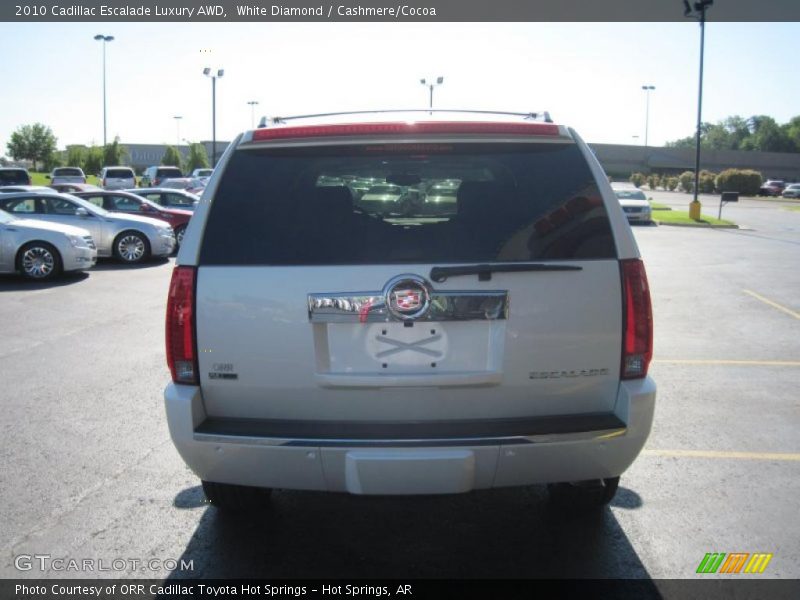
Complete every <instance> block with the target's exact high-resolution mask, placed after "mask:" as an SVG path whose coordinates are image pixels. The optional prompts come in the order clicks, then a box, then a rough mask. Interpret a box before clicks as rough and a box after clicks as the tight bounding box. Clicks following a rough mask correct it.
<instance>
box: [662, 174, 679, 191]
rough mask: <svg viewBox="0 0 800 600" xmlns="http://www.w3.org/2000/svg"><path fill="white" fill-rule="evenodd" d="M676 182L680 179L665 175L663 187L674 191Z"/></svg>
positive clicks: (676, 185)
mask: <svg viewBox="0 0 800 600" xmlns="http://www.w3.org/2000/svg"><path fill="white" fill-rule="evenodd" d="M678 183H680V180H679V179H678V178H677V177H667V178H666V184H665V185H664V188H665V189H667V190H669V191H670V192H674V191H675V189H676V188H677V187H678Z"/></svg>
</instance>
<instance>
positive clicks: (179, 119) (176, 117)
mask: <svg viewBox="0 0 800 600" xmlns="http://www.w3.org/2000/svg"><path fill="white" fill-rule="evenodd" d="M172 118H173V119H175V125H176V126H177V128H178V132H177V134H178V137H177V138H176V140H177V141H176V143H175V147H176V148H177V147H178V146H180V145H181V119H182V118H183V117H182V116H181V115H175V116H174V117H172Z"/></svg>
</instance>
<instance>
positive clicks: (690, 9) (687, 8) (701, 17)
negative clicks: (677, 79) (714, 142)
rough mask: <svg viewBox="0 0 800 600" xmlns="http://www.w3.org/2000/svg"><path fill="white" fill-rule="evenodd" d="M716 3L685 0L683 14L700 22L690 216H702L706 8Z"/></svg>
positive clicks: (705, 0) (707, 0)
mask: <svg viewBox="0 0 800 600" xmlns="http://www.w3.org/2000/svg"><path fill="white" fill-rule="evenodd" d="M712 4H714V0H699V1H698V2H695V3H694V4H692V5H690V4H689V0H683V8H684V10H683V16H684V17H691V18H692V19H697V20H698V21H699V22H700V77H699V80H700V83H699V86H698V91H697V141H696V144H695V155H694V200H692V202H691V204H689V218H691V219H699V218H700V208H701V206H700V200H698V199H697V193H698V191H699V186H700V127H701V122H700V118H701V115H702V114H703V49H704V46H705V37H706V10H707V9H708V7H709V6H711V5H712Z"/></svg>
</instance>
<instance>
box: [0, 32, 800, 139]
mask: <svg viewBox="0 0 800 600" xmlns="http://www.w3.org/2000/svg"><path fill="white" fill-rule="evenodd" d="M97 33H104V34H107V35H114V36H115V37H116V39H115V40H114V41H113V42H111V43H110V44H109V45H108V47H107V50H108V54H107V61H108V129H109V138H112V137H113V136H114V135H119V136H120V138H121V140H122V141H123V142H130V143H148V142H149V143H175V142H176V141H177V139H178V131H177V127H176V120H175V119H174V118H173V117H174V116H175V115H181V116H182V117H183V118H182V119H181V120H180V138H186V139H188V140H190V141H197V140H201V139H210V138H211V82H210V80H209V79H207V78H206V77H204V76H203V75H202V68H203V67H204V66H210V67H222V68H224V69H225V75H224V77H223V78H222V79H221V80H219V81H218V84H217V138H218V139H230V138H231V137H233V136H234V135H236V133H238V132H239V131H242V130H243V129H246V128H249V127H250V107H249V106H248V105H247V101H249V100H257V101H258V102H259V106H258V107H257V108H258V110H257V114H268V115H286V114H303V113H307V112H328V111H335V110H359V109H380V108H424V107H425V106H426V104H427V100H428V98H427V91H426V90H425V89H424V88H423V87H422V86H421V85H420V84H419V79H420V78H421V77H436V76H439V75H442V76H444V78H445V82H444V85H442V86H441V87H440V88H437V90H436V92H435V96H434V104H435V106H437V107H440V108H475V109H496V110H519V111H524V110H533V111H535V110H549V111H550V112H551V114H552V115H553V117H554V119H555V120H556V121H557V122H561V123H566V124H569V125H571V126H573V127H575V128H576V129H577V130H578V132H579V133H580V134H581V135H582V137H583V138H584V139H585V140H587V141H589V142H596V143H643V141H644V127H645V95H644V92H643V91H642V90H641V86H642V85H643V84H650V85H655V86H656V90H655V91H654V92H652V93H651V96H650V127H649V142H650V145H659V144H662V143H664V142H665V141H668V140H672V139H676V138H679V137H685V136H687V135H691V134H692V133H693V131H694V123H695V119H696V110H697V105H696V102H697V75H698V72H697V70H698V60H699V33H700V32H699V26H698V25H697V23H696V22H694V21H686V22H676V23H514V24H510V23H497V24H489V23H486V24H481V23H464V24H447V23H427V24H409V23H385V24H380V23H366V24H351V23H309V24H299V23H298V24H294V23H290V24H271V23H252V24H239V23H214V24H200V23H186V24H183V23H157V24H144V23H141V24H140V23H113V24H96V23H59V24H54V23H42V24H36V23H26V24H13V25H12V24H10V23H2V24H0V56H2V57H3V69H2V73H3V76H2V79H0V81H2V91H0V154H5V150H6V143H7V141H8V138H9V136H10V134H11V132H13V131H14V129H16V128H17V127H18V126H20V125H22V124H26V123H33V122H37V121H39V122H43V123H45V124H47V125H49V126H50V127H51V128H52V129H53V131H54V133H55V134H56V136H57V137H58V140H59V147H63V146H64V145H65V144H72V143H86V144H88V143H92V142H96V143H100V142H102V136H103V129H102V126H103V120H102V119H103V116H102V83H101V82H102V51H101V44H100V43H99V42H96V41H94V40H93V37H94V35H95V34H97ZM798 40H800V23H714V22H711V23H709V24H708V25H707V28H706V66H705V74H706V77H705V89H704V103H703V106H704V108H703V119H704V120H707V121H717V120H720V119H722V118H724V117H726V116H728V115H732V114H739V115H741V116H745V117H747V116H750V115H752V114H767V115H771V116H773V117H775V118H776V119H777V120H778V121H779V122H784V121H786V120H788V119H789V118H791V117H792V116H794V115H797V114H800V102H798V98H800V77H797V73H796V71H797V55H798V51H797V43H798ZM633 136H639V137H638V138H634V137H633Z"/></svg>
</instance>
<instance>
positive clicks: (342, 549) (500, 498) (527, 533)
mask: <svg viewBox="0 0 800 600" xmlns="http://www.w3.org/2000/svg"><path fill="white" fill-rule="evenodd" d="M204 504H205V498H204V496H203V492H202V490H201V488H199V487H193V488H189V489H187V490H183V491H181V492H180V493H179V494H178V495H177V496H176V498H175V502H174V505H175V506H176V507H178V508H182V509H188V508H196V507H198V506H203V505H204ZM641 505H642V499H641V498H640V497H639V495H638V494H636V493H635V492H634V491H632V490H630V489H626V488H620V489H619V491H618V494H617V498H616V499H615V502H614V504H613V506H616V507H618V508H625V509H629V508H630V509H635V508H638V507H640V506H641ZM181 561H192V563H191V564H192V570H185V571H174V572H173V573H172V574H171V575H170V577H169V579H170V580H172V579H178V580H179V579H182V578H220V579H227V578H245V577H253V578H450V579H466V578H630V579H642V580H648V581H647V582H646V585H645V587H647V588H648V590H649V588H652V592H653V593H652V594H648V595H646V596H643V597H655V598H658V597H659V595H658V593H657V590H656V588H655V586H654V585H653V584H652V583H651V582H650V581H649V580H650V576H649V574H648V572H647V570H646V569H645V567H644V565H643V564H642V562H641V561H640V560H639V557H638V556H637V554H636V551H635V550H634V548H633V547H632V545H631V543H630V542H629V540H628V538H627V536H626V535H625V532H624V531H623V530H622V528H621V527H620V525H619V523H618V521H617V519H616V518H615V517H614V514H613V512H612V511H611V510H610V509H609V508H605V509H602V510H598V511H595V512H590V513H583V514H581V513H578V512H574V511H570V510H566V509H564V508H562V507H558V506H555V505H554V504H553V503H552V502H549V501H548V495H547V491H546V489H545V488H544V487H543V486H531V487H526V488H517V489H505V490H490V491H480V492H472V493H470V494H464V495H457V496H414V497H402V498H401V497H391V496H386V497H376V496H372V497H369V496H351V495H347V494H326V493H317V492H297V491H276V492H274V493H273V496H272V500H271V503H270V504H268V505H267V506H265V508H264V510H263V511H258V512H254V513H248V514H245V515H241V516H233V515H228V514H224V513H221V512H219V511H218V510H217V509H215V508H213V507H208V508H206V509H205V512H204V513H203V515H202V517H201V519H200V522H199V524H198V526H197V529H196V530H195V532H194V534H193V536H192V538H191V540H190V541H189V543H188V544H187V546H186V549H185V550H184V552H183V555H182V556H181V557H180V559H179V560H178V564H179V565H180V564H181Z"/></svg>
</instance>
